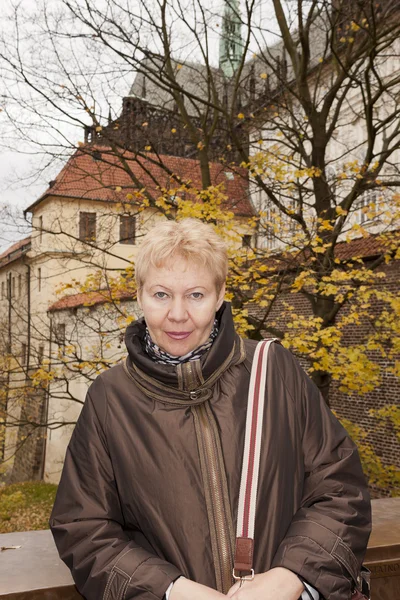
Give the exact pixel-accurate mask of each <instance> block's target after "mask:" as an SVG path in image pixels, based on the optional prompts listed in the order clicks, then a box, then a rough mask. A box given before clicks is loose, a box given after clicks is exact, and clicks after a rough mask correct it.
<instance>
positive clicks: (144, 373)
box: [125, 302, 245, 404]
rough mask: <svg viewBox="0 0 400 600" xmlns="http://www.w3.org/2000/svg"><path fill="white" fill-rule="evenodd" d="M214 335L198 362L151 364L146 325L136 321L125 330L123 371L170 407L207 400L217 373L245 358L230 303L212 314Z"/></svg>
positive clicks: (142, 321)
mask: <svg viewBox="0 0 400 600" xmlns="http://www.w3.org/2000/svg"><path fill="white" fill-rule="evenodd" d="M216 317H217V319H218V323H219V331H218V335H217V337H216V339H215V341H214V343H213V345H212V346H211V348H210V350H209V351H208V352H207V353H206V354H205V355H204V356H202V357H201V359H199V360H194V361H190V362H186V363H183V364H180V365H176V366H175V365H163V364H158V363H156V362H154V361H153V360H152V359H151V358H150V357H149V356H148V355H147V353H146V351H145V350H144V344H143V340H144V336H145V332H146V323H145V320H144V318H141V319H138V320H137V321H135V322H134V323H132V324H131V325H129V327H128V328H127V330H126V334H125V343H126V347H127V349H128V357H127V360H126V363H125V368H126V371H127V372H128V374H129V376H130V377H131V378H133V379H134V380H135V383H136V384H137V385H138V387H139V388H141V389H142V390H143V391H144V392H145V393H146V394H147V395H149V396H151V397H153V398H155V399H158V400H161V401H163V402H167V403H172V404H182V403H183V404H198V403H201V402H204V401H205V400H207V399H208V398H210V397H211V393H212V391H211V388H212V386H213V385H214V383H215V381H216V380H217V379H218V378H219V377H220V376H221V374H222V373H223V372H224V371H225V370H226V369H228V368H229V367H230V366H232V365H233V364H238V363H239V362H242V361H243V360H244V359H245V351H244V343H243V340H241V338H240V337H239V336H238V335H237V333H236V332H235V329H234V324H233V319H232V312H231V308H230V304H229V303H228V302H224V303H223V305H222V306H221V308H220V309H219V311H218V312H217V315H216Z"/></svg>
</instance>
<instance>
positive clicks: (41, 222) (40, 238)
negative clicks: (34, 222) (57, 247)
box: [39, 217, 43, 243]
mask: <svg viewBox="0 0 400 600" xmlns="http://www.w3.org/2000/svg"><path fill="white" fill-rule="evenodd" d="M42 239H43V217H39V242H40V243H42Z"/></svg>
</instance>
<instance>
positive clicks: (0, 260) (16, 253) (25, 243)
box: [0, 236, 31, 267]
mask: <svg viewBox="0 0 400 600" xmlns="http://www.w3.org/2000/svg"><path fill="white" fill-rule="evenodd" d="M30 243H31V236H28V237H26V238H24V239H23V240H19V241H18V242H15V244H12V246H10V247H9V248H7V250H5V251H4V252H3V253H2V254H0V267H2V266H4V265H5V264H8V263H10V262H12V261H14V260H16V259H17V258H19V257H20V256H22V254H24V253H25V252H26V251H27V250H29V248H30Z"/></svg>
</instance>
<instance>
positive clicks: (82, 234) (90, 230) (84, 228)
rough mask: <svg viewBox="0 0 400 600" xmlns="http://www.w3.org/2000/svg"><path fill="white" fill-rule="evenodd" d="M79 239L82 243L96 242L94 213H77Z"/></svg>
mask: <svg viewBox="0 0 400 600" xmlns="http://www.w3.org/2000/svg"><path fill="white" fill-rule="evenodd" d="M79 239H80V240H81V241H82V242H95V241H96V213H92V212H80V213H79Z"/></svg>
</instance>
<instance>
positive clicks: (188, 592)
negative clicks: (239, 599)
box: [169, 577, 226, 600]
mask: <svg viewBox="0 0 400 600" xmlns="http://www.w3.org/2000/svg"><path fill="white" fill-rule="evenodd" d="M223 598H225V599H226V596H225V595H224V594H221V593H220V592H217V591H215V590H213V589H212V588H209V587H207V586H206V585H202V584H201V583H196V582H195V581H191V580H190V579H186V578H185V577H179V579H177V580H176V581H175V583H174V585H173V586H172V589H171V593H170V595H169V600H223Z"/></svg>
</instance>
